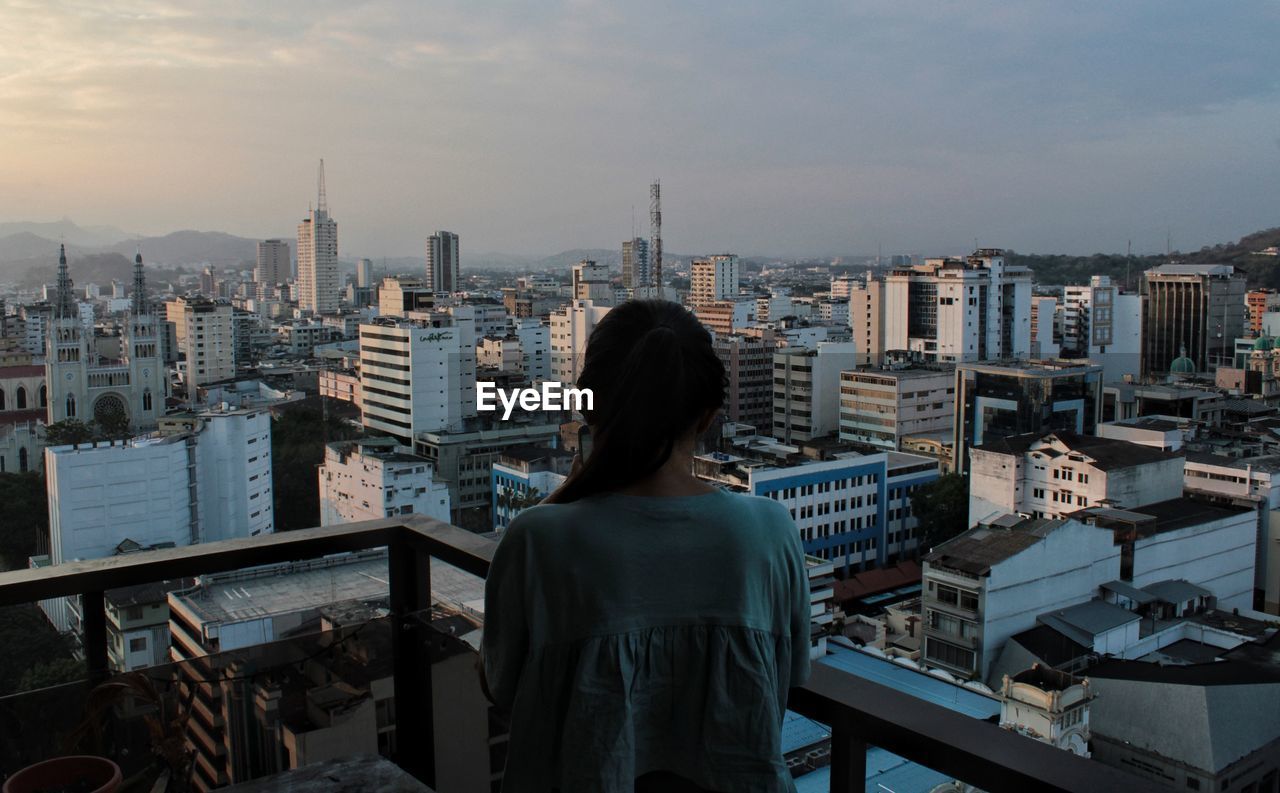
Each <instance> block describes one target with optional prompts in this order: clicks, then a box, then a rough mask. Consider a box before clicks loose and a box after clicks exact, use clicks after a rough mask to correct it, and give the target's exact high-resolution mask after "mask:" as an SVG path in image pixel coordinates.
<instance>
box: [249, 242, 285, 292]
mask: <svg viewBox="0 0 1280 793" xmlns="http://www.w3.org/2000/svg"><path fill="white" fill-rule="evenodd" d="M292 269H293V267H292V263H291V262H290V261H289V243H287V242H285V241H284V240H263V241H262V242H259V243H258V265H257V266H256V267H254V268H253V281H254V283H256V284H263V285H265V286H267V287H273V286H275V285H276V284H283V283H285V282H286V281H288V280H289V276H290V274H291V273H290V271H291V270H292Z"/></svg>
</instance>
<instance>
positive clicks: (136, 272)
mask: <svg viewBox="0 0 1280 793" xmlns="http://www.w3.org/2000/svg"><path fill="white" fill-rule="evenodd" d="M147 310H148V306H147V276H146V274H144V273H143V271H142V251H141V249H139V251H138V253H137V255H135V256H134V257H133V315H134V316H135V317H140V316H142V315H143V314H146V313H147Z"/></svg>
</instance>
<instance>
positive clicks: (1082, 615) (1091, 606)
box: [1036, 600, 1141, 646]
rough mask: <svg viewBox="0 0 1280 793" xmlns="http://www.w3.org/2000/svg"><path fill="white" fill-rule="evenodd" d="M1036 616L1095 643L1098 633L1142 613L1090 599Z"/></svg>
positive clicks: (1071, 635)
mask: <svg viewBox="0 0 1280 793" xmlns="http://www.w3.org/2000/svg"><path fill="white" fill-rule="evenodd" d="M1036 619H1037V620H1038V621H1039V622H1041V623H1043V624H1045V625H1048V626H1049V627H1051V628H1053V629H1054V630H1056V631H1059V632H1060V633H1062V634H1063V635H1064V636H1067V637H1069V638H1071V639H1072V640H1074V641H1076V642H1079V643H1080V644H1083V645H1086V646H1092V645H1093V639H1094V637H1095V636H1098V635H1099V634H1103V633H1107V632H1108V631H1112V630H1115V629H1116V628H1119V627H1121V626H1123V625H1128V624H1130V623H1134V622H1138V621H1139V620H1140V619H1141V617H1139V616H1138V615H1137V614H1135V613H1134V612H1132V611H1129V610H1128V609H1125V608H1121V607H1120V606H1117V605H1115V604H1113V603H1107V602H1105V601H1102V600H1090V601H1088V602H1086V603H1080V604H1078V605H1075V606H1069V607H1068V608H1065V609H1058V610H1057V611H1050V612H1048V613H1046V614H1041V615H1040V616H1038V617H1036Z"/></svg>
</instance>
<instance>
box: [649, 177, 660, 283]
mask: <svg viewBox="0 0 1280 793" xmlns="http://www.w3.org/2000/svg"><path fill="white" fill-rule="evenodd" d="M649 234H650V236H651V237H652V241H651V242H650V243H649V257H650V260H651V261H652V262H653V282H654V286H656V287H658V299H659V300H661V299H662V185H661V183H660V182H659V181H658V180H657V179H654V180H653V184H651V185H649Z"/></svg>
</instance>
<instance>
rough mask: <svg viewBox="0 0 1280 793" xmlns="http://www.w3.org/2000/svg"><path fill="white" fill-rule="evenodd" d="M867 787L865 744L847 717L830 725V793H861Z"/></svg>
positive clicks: (842, 717)
mask: <svg viewBox="0 0 1280 793" xmlns="http://www.w3.org/2000/svg"><path fill="white" fill-rule="evenodd" d="M866 787H867V742H866V741H864V740H863V739H862V738H860V737H859V736H858V735H857V734H856V733H855V732H854V730H853V727H852V725H851V724H850V720H849V718H848V717H847V716H841V717H840V718H838V719H836V720H835V724H833V725H831V793H862V791H864V790H866Z"/></svg>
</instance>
